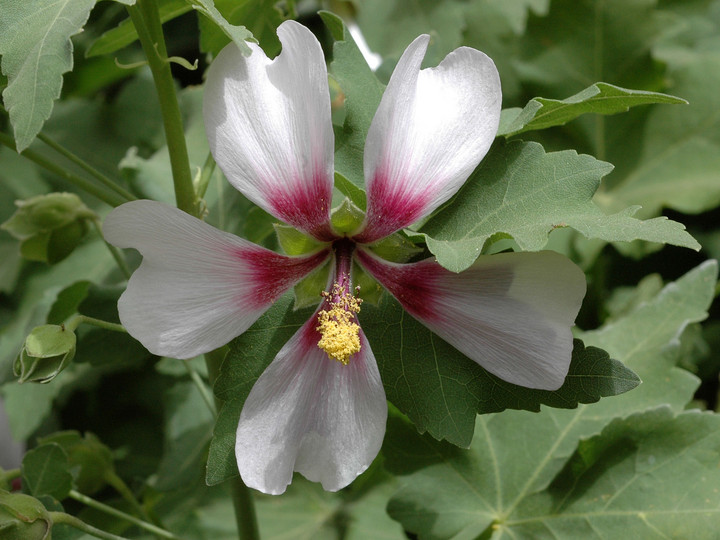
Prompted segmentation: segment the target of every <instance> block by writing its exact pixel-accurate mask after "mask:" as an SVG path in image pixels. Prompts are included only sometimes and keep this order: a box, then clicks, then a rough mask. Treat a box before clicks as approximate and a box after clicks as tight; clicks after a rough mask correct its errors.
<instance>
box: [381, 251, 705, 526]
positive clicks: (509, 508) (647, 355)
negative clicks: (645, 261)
mask: <svg viewBox="0 0 720 540" xmlns="http://www.w3.org/2000/svg"><path fill="white" fill-rule="evenodd" d="M716 278H717V264H716V263H714V262H709V263H705V264H703V265H701V266H699V267H698V268H696V269H695V270H693V271H691V272H689V273H688V274H686V275H685V276H683V277H682V278H681V279H679V280H678V281H676V282H674V283H670V284H668V285H667V286H666V287H665V288H664V289H663V290H662V291H661V292H660V293H659V294H658V295H657V296H655V297H654V298H653V299H652V300H650V301H649V302H648V303H646V304H642V305H641V306H639V307H637V308H636V309H635V310H634V311H632V312H630V313H628V314H626V315H625V316H623V317H620V318H618V319H617V320H616V321H615V322H613V323H611V324H610V325H608V326H606V327H603V328H601V329H600V330H599V331H598V332H594V333H591V332H586V333H585V334H583V336H582V337H583V339H585V340H586V341H587V342H588V343H593V344H595V345H599V346H602V347H604V348H606V349H607V350H608V351H609V352H610V354H611V355H613V356H617V357H618V358H619V359H620V360H622V361H623V362H624V363H625V364H627V365H628V366H629V367H630V368H632V369H633V370H634V371H636V372H637V373H638V374H639V375H640V376H641V377H642V379H643V384H642V385H641V386H640V387H639V388H637V389H635V390H633V391H632V392H628V393H626V394H623V395H621V396H617V397H614V398H613V399H606V400H602V401H600V402H599V403H597V404H594V405H580V406H579V407H578V408H577V409H574V410H561V409H543V410H542V411H541V413H540V414H535V413H530V412H525V411H510V410H509V411H504V412H502V413H499V414H496V415H482V416H478V417H477V420H476V430H477V431H478V436H476V437H475V438H474V439H473V442H472V445H471V447H470V450H469V451H463V450H461V449H459V448H456V447H454V446H452V445H450V444H448V443H445V442H437V441H434V440H433V439H432V438H430V437H428V436H419V435H417V434H415V433H414V430H413V429H412V427H411V426H410V425H409V424H408V423H407V422H406V421H403V420H402V419H401V418H400V417H398V416H397V415H395V416H391V419H390V425H389V428H388V435H387V437H386V444H385V448H384V454H385V456H386V466H387V467H388V468H389V470H390V471H391V472H394V473H396V474H401V475H407V478H406V479H405V481H404V483H403V485H402V487H401V488H400V490H399V491H398V492H397V493H396V495H395V496H394V497H393V499H392V500H391V501H390V503H389V505H388V511H389V512H390V515H391V516H392V517H393V518H394V519H397V520H398V521H400V522H401V523H402V524H403V525H404V526H405V528H406V529H407V530H409V531H412V532H416V533H418V534H419V537H420V538H421V539H423V540H425V539H440V538H452V537H455V536H456V535H460V534H462V535H463V536H464V537H468V538H475V537H478V536H481V535H483V534H490V532H491V530H494V531H495V533H496V535H497V537H508V538H513V537H514V538H537V537H542V536H545V535H551V534H553V533H555V535H556V537H560V538H563V537H567V538H576V537H577V534H576V532H577V531H578V530H582V532H583V536H590V537H594V536H593V534H595V533H591V532H588V531H586V530H585V529H582V527H584V524H583V523H582V522H580V521H576V520H575V517H574V515H575V509H574V508H568V509H565V508H564V507H563V506H562V505H563V499H562V497H564V495H565V494H567V493H568V492H569V491H571V492H573V493H576V494H577V496H578V497H580V498H583V501H586V502H587V503H588V506H587V507H588V508H589V506H590V501H591V500H592V501H593V503H594V505H593V510H594V512H595V513H600V514H601V516H600V517H602V508H603V506H605V504H606V503H610V504H612V503H613V501H614V496H613V495H614V493H617V495H618V497H617V498H618V499H623V497H624V489H618V488H617V486H619V485H620V486H628V487H630V488H631V489H635V484H634V482H635V480H636V479H637V477H636V476H634V472H632V467H629V468H628V467H625V468H624V470H623V469H619V470H618V469H616V468H615V466H614V465H613V466H612V467H610V466H609V465H610V462H606V463H605V465H606V466H605V467H598V468H592V469H589V473H588V475H587V476H586V477H585V482H584V483H579V484H578V485H577V486H576V487H575V488H573V487H572V486H570V485H569V484H568V483H567V482H566V483H564V484H560V483H558V482H561V480H558V479H562V478H564V477H565V476H566V475H567V474H568V471H571V472H574V471H578V470H582V469H581V468H580V469H579V467H580V465H581V464H575V462H574V461H571V462H570V465H568V459H570V458H571V457H572V456H573V454H574V453H575V452H576V449H577V448H578V443H579V442H580V440H581V439H582V438H587V437H591V436H595V435H597V434H598V433H600V432H601V431H602V430H603V428H604V427H605V426H606V425H608V424H609V423H610V422H611V421H613V420H614V419H615V418H624V417H628V416H629V415H632V414H633V413H635V412H639V411H646V410H648V409H652V408H656V407H658V406H661V405H664V404H669V407H670V408H671V409H672V410H673V411H675V412H680V411H682V410H683V408H684V407H685V405H686V404H687V402H688V401H689V400H690V399H691V398H692V396H693V393H694V391H695V388H696V387H697V379H696V378H695V377H694V376H692V375H690V374H689V373H687V372H686V371H684V370H680V369H678V368H676V367H675V364H676V363H677V361H678V354H677V352H678V350H677V343H678V336H679V335H680V333H681V332H682V331H683V330H684V329H685V328H686V327H687V325H688V324H689V323H690V322H693V321H699V320H702V319H703V318H704V317H706V316H707V312H706V309H707V307H708V305H709V304H710V302H711V301H712V298H713V293H714V285H715V281H716ZM664 414H665V415H666V418H668V416H667V413H664ZM670 416H672V415H670ZM697 416H700V415H697ZM623 422H625V421H623ZM708 422H712V423H713V424H715V423H716V422H717V419H716V418H715V417H713V419H711V420H709V421H708ZM633 424H634V425H638V428H640V429H644V428H642V427H640V426H639V424H640V422H638V421H637V420H632V417H631V418H629V419H628V420H627V425H628V426H630V425H633ZM651 428H652V424H649V425H648V430H647V431H652V429H651ZM701 433H702V431H701ZM713 437H714V435H713ZM660 438H663V441H662V444H663V445H665V447H666V448H670V447H674V450H673V451H675V456H677V455H682V454H683V453H682V451H681V452H679V453H678V452H677V449H678V446H682V445H688V446H687V447H688V448H689V449H692V448H693V446H694V445H695V444H696V442H695V441H697V440H698V439H703V435H700V437H694V436H693V437H689V438H688V437H682V436H678V434H677V433H676V434H673V435H668V432H665V433H664V434H663V435H662V436H661V437H660ZM706 439H707V438H706ZM701 444H704V443H701ZM713 444H714V443H713ZM714 447H715V450H714V451H715V452H717V448H718V446H717V444H714ZM581 448H582V447H581ZM608 449H609V450H608V452H607V453H606V454H605V456H606V457H607V459H609V460H612V457H613V456H615V457H617V458H618V461H623V462H624V463H626V464H627V465H632V464H635V466H640V467H642V468H643V469H644V471H646V472H647V473H648V474H650V475H653V474H654V473H655V471H654V469H653V468H652V467H650V468H648V467H646V466H645V465H646V464H648V463H649V462H648V461H647V459H646V460H645V461H643V460H642V459H639V458H640V457H641V456H645V457H646V458H648V457H649V455H653V454H652V453H651V452H650V451H648V452H642V453H640V454H638V453H634V452H635V451H634V450H633V449H632V448H628V446H627V445H626V446H623V445H616V446H612V447H610V446H609V447H608ZM693 451H694V450H693ZM672 453H673V452H672V451H667V450H666V451H665V452H663V451H662V450H659V454H658V456H661V455H668V456H669V455H671V454H672ZM626 458H627V459H626ZM717 460H718V457H715V456H714V454H713V457H712V458H711V460H710V461H712V462H713V463H717ZM675 461H676V462H678V463H682V462H683V461H684V460H678V459H675ZM690 461H692V460H690ZM658 463H660V462H658ZM706 463H707V462H706ZM563 469H565V472H562V471H563ZM668 470H669V469H668ZM658 472H659V479H661V480H662V482H661V483H663V484H664V485H665V488H663V489H670V490H672V489H676V488H673V487H671V486H673V485H674V486H676V487H677V486H678V485H680V484H678V483H677V482H679V481H680V478H679V476H676V474H674V473H672V474H671V473H668V474H667V475H665V473H664V472H662V473H661V472H660V471H658ZM559 473H560V474H559ZM713 474H714V473H713ZM603 475H609V476H606V478H612V480H613V482H614V484H613V491H612V492H607V491H603V493H605V494H606V495H603V496H600V492H599V491H594V494H595V497H594V498H593V499H591V498H590V497H588V498H587V499H585V498H584V493H585V492H586V491H589V490H593V489H594V487H595V484H594V482H595V479H598V478H602V476H603ZM673 479H676V480H673ZM697 479H698V476H697V474H696V473H693V474H692V475H690V477H689V478H688V482H690V483H688V484H687V486H688V487H689V486H692V482H696V481H697ZM645 480H646V479H645V478H643V479H642V482H644V481H645ZM642 482H639V483H638V484H637V485H639V486H641V485H644V484H643V483H642ZM673 482H675V484H673ZM560 485H563V486H564V487H563V489H562V490H557V489H556V487H557V486H560ZM608 485H609V484H608V483H605V484H604V489H607V486H608ZM573 489H576V491H572V490H573ZM677 489H678V490H679V491H678V493H685V492H687V491H688V490H686V489H683V488H677ZM703 489H705V488H704V486H703V487H702V489H699V491H702V490H703ZM616 490H617V491H616ZM640 491H642V492H643V493H644V496H643V497H642V498H641V497H639V496H638V497H637V498H635V503H636V508H635V509H634V510H642V511H644V510H647V511H651V510H652V508H651V507H650V506H649V505H652V504H653V503H654V502H655V499H656V497H657V495H658V494H657V492H656V490H654V489H653V490H650V491H647V490H642V489H641V490H640ZM647 493H652V494H653V496H652V497H648V496H647ZM553 495H555V496H556V498H555V499H554V500H553V501H551V502H552V504H551V503H549V502H548V497H552V496H553ZM672 497H674V495H673V496H668V497H664V496H660V500H661V501H663V500H670V499H671V498H672ZM598 500H600V501H603V506H600V507H598V506H597V502H598ZM695 503H696V504H697V505H698V506H699V507H700V508H701V509H704V508H706V506H705V504H706V503H705V502H704V501H695ZM642 505H646V506H642ZM669 513H670V515H671V516H672V511H669ZM640 515H641V514H640V513H637V515H636V517H639V516H640ZM580 517H587V518H588V519H590V518H591V516H588V515H582V514H581V516H580ZM607 517H608V518H609V519H608V520H603V526H604V527H609V526H610V525H609V524H610V523H611V522H612V519H615V518H620V517H621V516H620V515H618V514H615V513H614V514H612V515H609V516H607ZM675 517H676V518H678V519H680V518H681V516H680V515H676V516H675ZM716 517H717V516H715V517H713V519H716ZM563 519H564V520H567V521H568V522H572V523H573V524H574V525H575V527H581V528H580V529H578V528H574V529H572V531H571V533H570V532H567V531H566V530H563V531H562V534H560V531H559V530H558V531H556V530H555V529H554V528H553V526H554V524H555V523H556V522H557V523H560V522H561V520H563ZM703 519H705V518H703ZM675 521H677V519H676V520H675ZM638 523H639V522H637V521H635V522H632V523H627V522H626V524H627V525H628V526H632V527H638V526H639V525H638ZM525 527H531V529H529V530H532V531H533V532H532V533H531V534H530V533H524V532H523V531H525V530H526V529H525ZM491 528H492V529H491ZM568 530H569V529H568ZM602 530H603V531H604V529H602ZM643 532H644V531H643V530H642V529H637V528H636V529H632V530H630V531H625V532H623V533H622V534H620V536H623V537H624V536H636V537H643V536H644V535H643V534H642V533H643ZM602 536H603V537H613V536H618V535H613V534H611V533H609V532H607V531H605V532H604V533H603V535H602ZM667 536H672V534H668V535H667ZM680 537H683V535H680ZM690 537H693V535H690Z"/></svg>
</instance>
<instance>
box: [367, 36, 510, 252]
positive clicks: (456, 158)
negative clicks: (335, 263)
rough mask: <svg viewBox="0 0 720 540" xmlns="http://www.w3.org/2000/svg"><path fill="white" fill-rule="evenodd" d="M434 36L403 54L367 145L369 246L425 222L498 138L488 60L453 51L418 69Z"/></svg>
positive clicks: (495, 86) (495, 91)
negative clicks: (417, 223) (407, 227)
mask: <svg viewBox="0 0 720 540" xmlns="http://www.w3.org/2000/svg"><path fill="white" fill-rule="evenodd" d="M428 40H429V36H427V35H425V36H420V37H418V38H417V39H416V40H415V41H413V42H412V43H411V44H410V45H409V46H408V48H407V49H406V50H405V53H404V54H403V56H402V58H401V59H400V61H399V62H398V65H397V67H396V68H395V71H394V72H393V74H392V77H391V79H390V83H389V84H388V87H387V89H386V90H385V94H384V95H383V98H382V101H381V102H380V106H379V107H378V110H377V112H376V113H375V117H374V118H373V121H372V125H371V126H370V130H369V132H368V136H367V141H366V143H365V164H364V166H365V183H366V186H367V194H368V214H367V219H366V229H365V230H364V231H363V232H362V233H360V235H359V237H358V239H359V240H360V241H363V242H372V241H375V240H377V239H379V238H382V237H384V236H386V235H388V234H390V233H392V232H394V231H396V230H398V229H400V228H402V227H406V226H408V225H410V224H411V223H413V222H415V221H417V220H419V219H421V218H423V217H425V216H427V215H428V214H430V213H431V212H432V211H433V210H435V209H436V208H437V207H438V206H440V205H441V204H442V203H444V202H445V201H447V200H448V199H449V198H450V197H451V196H452V195H453V194H454V193H455V192H456V191H457V190H458V189H459V188H460V186H461V185H462V184H463V183H464V182H465V180H466V179H467V178H468V176H469V175H470V173H471V172H472V171H473V169H475V167H476V166H477V165H478V163H480V160H481V159H482V158H483V157H484V156H485V154H486V153H487V151H488V149H489V148H490V145H491V144H492V142H493V140H494V139H495V134H496V132H497V128H498V122H499V120H500V105H501V100H502V95H501V91H500V77H499V75H498V72H497V69H496V68H495V64H494V63H493V61H492V60H490V58H488V57H487V56H486V55H485V54H484V53H481V52H480V51H477V50H475V49H471V48H468V47H460V48H459V49H456V50H455V51H453V52H452V53H450V54H449V55H447V56H446V57H445V59H444V60H443V61H442V62H441V63H440V65H439V66H437V67H436V68H429V69H423V70H422V71H421V70H420V64H421V62H422V59H423V57H424V56H425V50H426V48H427V44H428Z"/></svg>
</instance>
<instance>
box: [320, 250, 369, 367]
mask: <svg viewBox="0 0 720 540" xmlns="http://www.w3.org/2000/svg"><path fill="white" fill-rule="evenodd" d="M354 250H355V243H354V242H353V241H352V240H349V239H347V238H340V239H338V240H336V241H335V242H334V243H333V251H334V252H335V283H334V284H333V286H332V289H331V290H330V291H324V292H323V293H322V295H323V298H325V300H324V301H323V304H324V306H323V309H322V310H321V311H320V312H319V313H318V318H317V320H318V325H317V326H316V327H315V330H317V331H318V332H320V336H321V337H320V340H319V341H318V347H320V348H321V349H322V350H323V351H325V352H326V353H327V355H328V357H330V358H331V359H333V360H337V361H338V362H340V363H341V364H343V365H345V366H347V365H348V363H349V362H350V357H351V356H352V355H353V354H355V353H357V352H359V351H360V325H359V324H358V322H357V314H358V313H360V304H361V303H362V300H361V299H360V298H358V297H357V294H353V290H352V280H351V278H350V272H351V270H352V253H353V251H354ZM357 292H358V291H357V290H356V291H355V293H357Z"/></svg>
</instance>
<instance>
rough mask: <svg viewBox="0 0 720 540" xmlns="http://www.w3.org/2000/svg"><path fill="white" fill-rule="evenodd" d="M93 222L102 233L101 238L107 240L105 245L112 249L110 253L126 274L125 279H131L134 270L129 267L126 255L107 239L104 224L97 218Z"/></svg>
mask: <svg viewBox="0 0 720 540" xmlns="http://www.w3.org/2000/svg"><path fill="white" fill-rule="evenodd" d="M92 224H93V226H94V227H95V230H96V231H97V233H98V234H99V235H100V238H102V239H103V241H104V242H105V245H106V246H107V248H108V250H109V251H110V255H112V258H113V259H115V262H116V263H117V265H118V267H119V268H120V271H121V272H122V273H123V275H124V276H125V279H130V276H131V275H132V272H130V268H128V265H127V262H126V261H125V256H124V255H123V254H122V252H121V251H120V250H119V249H118V248H116V247H115V246H113V245H112V244H111V243H109V242H107V241H105V237H104V236H103V233H102V226H101V225H100V222H99V221H98V220H96V219H94V220H92Z"/></svg>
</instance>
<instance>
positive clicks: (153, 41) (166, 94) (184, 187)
mask: <svg viewBox="0 0 720 540" xmlns="http://www.w3.org/2000/svg"><path fill="white" fill-rule="evenodd" d="M127 9H128V12H129V13H130V18H131V19H132V21H133V24H134V25H135V29H136V30H137V33H138V36H139V37H140V43H141V44H142V47H143V50H144V51H145V56H147V59H148V64H149V66H150V71H151V72H152V74H153V80H154V81H155V88H156V90H157V93H158V98H159V99H160V112H161V113H162V117H163V125H164V127H165V139H166V141H167V145H168V152H169V153H170V166H171V168H172V174H173V184H174V187H175V201H176V203H177V207H178V208H180V210H184V211H185V212H187V213H188V214H191V215H193V216H196V215H197V207H196V206H197V205H196V197H195V190H194V188H193V182H192V174H191V172H190V159H189V157H188V151H187V146H186V144H185V132H184V130H183V122H182V115H181V114H180V106H179V105H178V100H177V95H176V94H175V81H174V80H173V77H172V73H171V72H170V64H169V63H168V62H167V49H166V47H165V39H164V37H163V33H162V24H161V22H160V15H159V13H158V8H157V4H156V2H155V1H154V0H137V2H136V3H135V5H134V6H128V8H127Z"/></svg>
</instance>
